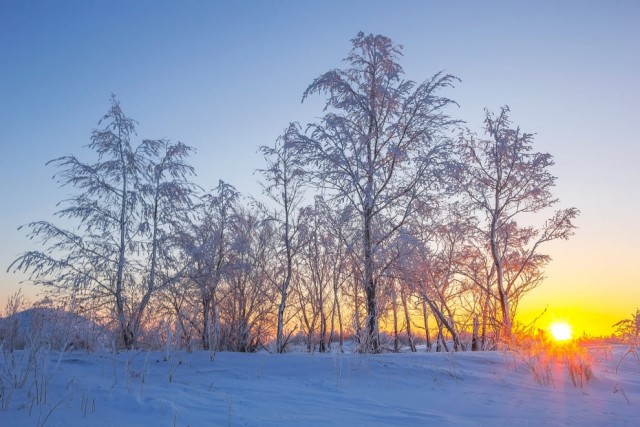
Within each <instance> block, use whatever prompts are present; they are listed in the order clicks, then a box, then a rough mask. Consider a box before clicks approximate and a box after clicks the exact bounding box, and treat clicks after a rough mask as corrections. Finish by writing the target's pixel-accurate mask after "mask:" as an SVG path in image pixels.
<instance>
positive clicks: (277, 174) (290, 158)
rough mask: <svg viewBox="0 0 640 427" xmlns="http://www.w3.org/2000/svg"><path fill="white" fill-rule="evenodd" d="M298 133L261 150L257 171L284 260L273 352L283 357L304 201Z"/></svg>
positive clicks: (292, 132)
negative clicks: (271, 207)
mask: <svg viewBox="0 0 640 427" xmlns="http://www.w3.org/2000/svg"><path fill="white" fill-rule="evenodd" d="M297 133H298V129H297V126H296V125H294V124H291V125H289V127H288V128H287V130H286V131H285V132H284V134H283V135H282V136H281V137H280V138H278V140H277V141H276V143H275V145H274V146H273V147H267V146H262V147H260V151H261V152H262V154H263V155H264V159H265V162H266V163H267V167H266V169H262V170H260V172H262V174H263V176H264V177H265V179H266V181H267V182H266V183H264V184H263V189H264V193H265V194H266V195H267V196H268V197H269V199H270V200H271V201H272V202H273V203H275V205H276V208H275V210H274V212H273V214H272V215H270V216H271V217H272V220H273V221H275V222H276V224H277V225H276V227H277V231H278V235H279V236H278V237H279V238H278V240H279V245H278V246H279V247H280V250H278V254H279V255H280V256H281V257H282V258H283V259H284V264H285V267H284V271H282V273H281V274H278V277H279V278H281V279H280V280H279V286H278V287H279V289H278V291H279V294H280V303H279V305H278V320H277V326H276V351H277V352H278V353H283V352H284V350H285V348H286V344H287V340H286V338H285V336H284V323H285V321H284V320H285V319H284V312H285V309H286V307H287V296H288V293H289V287H290V284H291V280H292V277H293V265H294V257H295V256H296V253H297V252H298V249H299V247H300V243H299V242H298V241H297V240H298V235H299V234H300V233H299V231H300V227H301V224H300V216H299V215H298V210H299V205H300V202H301V200H302V197H303V191H302V176H303V173H304V172H303V170H304V165H303V164H302V163H301V159H300V157H299V156H297V155H296V153H295V147H294V145H293V142H294V141H295V135H296V134H297Z"/></svg>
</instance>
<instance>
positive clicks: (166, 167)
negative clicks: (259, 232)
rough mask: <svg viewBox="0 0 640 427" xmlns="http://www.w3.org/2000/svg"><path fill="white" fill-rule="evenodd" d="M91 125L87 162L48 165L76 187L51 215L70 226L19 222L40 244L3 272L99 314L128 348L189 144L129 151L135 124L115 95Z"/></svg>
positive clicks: (146, 145)
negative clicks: (23, 276) (25, 276)
mask: <svg viewBox="0 0 640 427" xmlns="http://www.w3.org/2000/svg"><path fill="white" fill-rule="evenodd" d="M99 126H102V127H100V128H98V129H96V130H94V131H93V132H92V134H91V142H90V143H89V144H88V146H87V147H88V148H89V149H90V150H91V151H92V152H93V153H94V154H95V155H96V157H97V160H96V161H95V163H87V162H82V161H80V160H79V159H78V158H76V157H75V156H64V157H60V158H57V159H54V160H52V161H50V162H49V163H50V164H53V165H54V166H56V167H57V168H58V169H59V172H57V173H56V175H55V178H56V179H57V180H58V182H59V183H60V184H61V185H62V186H69V187H72V188H73V189H75V190H76V194H75V195H73V196H71V197H70V198H69V199H67V200H64V201H63V202H61V204H62V205H63V208H62V209H60V210H59V211H57V212H56V214H55V215H56V216H57V217H59V218H60V219H61V220H63V221H64V222H65V223H67V224H70V225H71V226H72V228H63V227H60V226H57V225H55V224H53V223H52V222H49V221H36V222H32V223H30V224H27V228H28V229H29V237H30V238H32V239H38V240H40V241H41V243H42V245H43V246H44V249H43V250H34V251H29V252H26V253H24V254H22V255H20V256H19V257H18V258H17V259H16V260H15V261H14V262H13V263H12V264H11V266H10V267H9V269H10V270H13V271H24V272H29V273H30V279H31V280H32V281H33V282H34V283H36V284H40V285H44V286H46V287H47V288H48V289H49V290H52V291H54V292H53V293H54V294H55V296H58V297H71V298H73V300H74V301H75V302H76V305H79V306H80V307H82V306H84V305H91V307H92V308H93V309H96V307H97V309H98V310H103V311H106V312H107V313H108V314H109V315H111V316H112V317H113V318H114V320H115V323H116V325H117V330H118V335H119V342H120V343H121V344H122V345H124V346H125V347H131V346H133V345H134V344H135V341H136V338H137V335H138V332H139V328H140V321H141V319H142V318H143V315H144V311H145V308H146V307H147V305H148V302H149V299H150V298H151V296H152V294H153V293H154V292H155V290H156V289H157V278H156V277H157V272H158V265H159V262H160V261H161V260H162V261H164V260H167V256H166V254H167V251H168V245H167V244H166V242H167V236H166V233H168V232H170V230H171V224H172V222H173V219H172V217H173V216H174V215H177V212H178V211H179V210H180V209H178V208H179V207H180V206H184V204H185V203H186V199H185V198H186V197H188V196H187V194H186V192H188V189H189V188H190V185H189V184H188V182H187V181H186V177H187V176H188V175H189V174H190V171H191V169H190V168H189V167H188V166H187V165H186V164H184V163H183V160H184V157H185V156H186V155H187V154H188V151H189V149H188V148H187V147H186V146H184V145H182V144H180V143H177V144H172V143H168V142H166V141H165V142H158V141H151V140H144V141H143V142H142V143H141V144H140V145H138V146H137V147H136V148H135V149H134V148H133V147H132V144H131V137H132V136H133V135H135V121H134V120H132V119H131V118H129V117H127V116H126V115H125V114H124V113H123V112H122V109H121V108H120V104H119V102H118V101H117V100H116V98H115V97H112V99H111V107H110V109H109V111H108V113H107V114H106V115H105V116H104V117H103V118H102V120H100V122H99ZM163 149H166V150H167V151H163Z"/></svg>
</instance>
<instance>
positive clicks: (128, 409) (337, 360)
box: [0, 346, 640, 426]
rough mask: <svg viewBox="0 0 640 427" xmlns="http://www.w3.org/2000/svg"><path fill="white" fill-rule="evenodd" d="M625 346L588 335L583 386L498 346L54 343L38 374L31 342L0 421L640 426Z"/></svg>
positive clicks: (637, 382)
mask: <svg viewBox="0 0 640 427" xmlns="http://www.w3.org/2000/svg"><path fill="white" fill-rule="evenodd" d="M627 348H628V347H624V346H614V347H612V348H607V347H605V346H592V347H591V348H590V354H591V357H592V368H593V377H592V378H591V380H590V382H589V383H588V384H587V385H585V386H584V387H583V388H580V387H574V386H573V384H572V382H571V380H570V379H569V376H568V374H567V370H566V366H563V365H562V363H560V362H557V363H556V364H554V365H553V366H552V368H551V369H552V370H551V374H552V381H551V384H549V385H546V386H545V385H540V384H538V383H536V381H535V380H534V377H533V375H532V373H531V371H530V370H529V368H528V367H527V365H526V364H525V363H524V361H523V360H521V359H520V358H519V357H518V356H517V355H515V354H514V353H505V352H499V351H497V352H461V353H424V352H418V353H399V354H392V353H387V354H381V355H361V354H354V353H345V354H341V353H332V354H319V353H315V354H308V353H302V352H300V353H288V354H283V355H279V354H269V353H266V352H263V353H255V354H246V353H216V354H213V353H209V352H205V351H199V352H193V353H188V352H183V351H168V352H167V351H130V352H119V353H117V352H110V351H103V352H94V353H87V352H84V351H72V352H67V353H60V352H54V351H49V352H46V353H43V354H42V356H43V357H42V358H41V359H39V362H38V370H37V373H35V371H34V370H33V369H31V370H25V369H24V368H22V367H21V365H20V363H19V362H20V361H22V362H24V361H26V360H28V356H29V354H30V353H29V352H30V350H29V349H25V350H20V351H15V352H13V353H11V352H8V351H3V352H2V355H0V367H1V369H2V371H1V374H2V377H1V378H2V381H7V379H8V378H10V374H11V373H12V372H13V373H16V372H18V373H25V372H26V373H27V377H28V380H27V381H26V384H25V386H24V387H22V388H11V387H7V384H6V383H5V384H4V394H3V395H2V396H0V403H2V408H0V426H40V425H46V426H114V425H117V426H141V425H150V426H202V425H208V426H218V425H232V426H237V425H247V426H257V425H260V426H287V425H292V426H293V425H296V426H298V425H304V426H321V425H322V426H326V425H345V426H356V425H366V426H376V425H404V426H412V425H439V426H485V425H486V426H500V425H505V426H506V425H517V426H542V425H553V426H561V425H621V426H623V425H638V424H637V423H638V420H639V419H640V363H639V362H638V358H637V357H636V356H635V355H634V354H628V355H626V356H625V357H623V356H624V354H625V351H626V350H627ZM212 359H213V360H212ZM12 361H13V362H16V361H18V363H12ZM32 366H33V365H32ZM616 368H617V372H616ZM8 375H9V376H8ZM0 386H2V384H0Z"/></svg>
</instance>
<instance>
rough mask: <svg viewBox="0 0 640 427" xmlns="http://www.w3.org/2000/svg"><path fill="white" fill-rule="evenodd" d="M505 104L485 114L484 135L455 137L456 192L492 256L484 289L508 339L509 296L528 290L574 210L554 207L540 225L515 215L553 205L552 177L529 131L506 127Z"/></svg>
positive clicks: (567, 232) (566, 232)
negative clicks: (545, 249) (548, 245)
mask: <svg viewBox="0 0 640 427" xmlns="http://www.w3.org/2000/svg"><path fill="white" fill-rule="evenodd" d="M508 113H509V108H508V107H503V108H502V109H501V111H500V114H498V115H497V116H496V115H494V114H492V113H490V112H489V111H487V112H486V117H485V122H484V132H485V135H486V139H483V138H479V137H478V136H477V135H475V134H473V133H471V132H467V133H465V134H463V135H462V136H461V137H460V139H459V141H458V149H459V154H460V160H461V165H460V168H459V170H458V173H457V182H458V185H459V189H460V191H461V192H462V193H463V194H464V196H465V197H466V200H467V202H468V203H469V205H470V206H471V207H472V208H473V209H475V211H476V212H477V213H478V219H479V220H480V222H481V224H480V230H481V233H482V234H481V235H482V239H483V240H484V245H485V246H486V247H488V248H489V252H490V254H491V269H490V270H489V272H488V274H489V280H487V285H486V287H485V288H484V290H485V291H486V292H487V293H488V294H489V295H491V297H492V298H494V299H495V300H497V301H498V303H499V307H500V315H501V326H502V331H501V332H502V334H503V338H505V339H507V340H509V339H511V337H512V323H513V320H512V319H513V310H512V308H511V305H512V304H513V301H512V300H513V297H514V295H518V293H520V294H521V293H522V291H523V290H526V289H527V288H528V289H530V288H531V285H532V283H535V282H536V280H538V279H539V277H540V276H539V274H537V272H539V271H540V268H541V267H542V266H543V265H544V264H546V263H547V262H548V261H549V257H548V256H546V255H542V254H540V253H539V248H540V245H542V244H544V243H545V242H548V241H551V240H555V239H568V238H569V237H570V236H571V235H572V234H573V232H574V229H575V226H574V225H573V223H572V221H573V220H574V219H575V218H576V217H577V216H578V214H579V211H578V210H577V209H576V208H568V209H562V210H558V211H556V212H555V213H554V214H553V215H552V216H551V217H550V218H549V219H548V220H547V221H546V222H545V223H544V224H543V225H542V226H541V227H538V228H536V227H521V226H519V225H518V224H517V222H516V219H517V218H521V217H522V216H523V214H534V213H539V212H541V211H543V210H545V209H548V208H551V207H552V206H554V205H555V204H556V203H557V202H558V199H556V198H555V197H554V196H553V194H552V192H551V190H552V188H553V186H554V185H555V182H556V177H555V176H553V175H552V174H551V172H550V171H549V168H550V167H551V166H552V165H553V160H552V156H551V155H550V154H548V153H538V152H533V146H532V144H533V135H532V134H528V133H523V132H521V130H520V129H519V128H513V127H511V123H510V121H509V118H508Z"/></svg>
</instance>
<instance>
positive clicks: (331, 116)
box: [300, 32, 456, 352]
mask: <svg viewBox="0 0 640 427" xmlns="http://www.w3.org/2000/svg"><path fill="white" fill-rule="evenodd" d="M352 44H353V47H352V49H351V52H350V53H349V55H348V56H347V57H346V59H345V62H346V64H347V67H346V68H345V69H342V70H340V69H337V70H332V71H329V72H327V73H325V74H323V75H321V76H320V77H318V78H316V79H315V80H314V82H313V83H312V84H311V85H310V86H309V87H308V88H307V90H306V91H305V93H304V96H303V100H304V99H306V98H307V97H308V96H310V95H312V94H314V93H320V94H327V95H328V99H327V101H326V105H325V111H327V113H326V114H325V116H324V117H323V118H322V119H321V121H320V122H318V123H312V124H310V125H309V129H308V130H309V131H308V136H304V137H301V138H300V142H301V148H302V150H303V152H304V156H305V159H306V160H307V161H308V162H309V164H310V165H313V166H315V167H314V168H313V170H312V171H311V173H310V174H309V178H310V180H311V181H312V182H314V183H315V184H316V185H318V186H319V187H322V188H324V189H327V190H329V191H330V192H332V194H333V196H335V197H336V198H339V199H343V200H345V201H347V202H348V203H350V204H351V205H352V206H353V207H354V208H355V209H356V211H357V213H358V215H359V221H360V231H361V233H362V240H361V241H362V247H361V252H362V255H361V256H362V263H363V265H362V271H363V277H362V282H363V286H364V290H365V295H366V308H367V321H366V329H367V336H366V339H365V341H366V342H365V343H363V344H364V345H363V348H362V350H363V351H371V352H377V351H379V337H378V316H379V314H378V312H377V309H376V287H377V283H378V278H379V276H380V274H381V273H382V272H381V271H380V268H381V267H380V266H379V265H378V260H377V258H378V251H379V249H380V248H381V246H382V245H383V244H384V243H385V242H386V241H387V240H388V239H389V238H390V237H392V236H393V235H394V234H395V233H396V231H397V230H398V228H399V227H401V226H402V224H403V223H404V221H405V220H406V218H407V217H408V216H409V215H410V214H411V212H412V208H413V206H414V203H415V201H416V199H417V198H418V196H419V195H420V193H421V192H422V191H424V190H425V188H426V187H427V186H428V184H429V182H427V181H428V180H426V177H428V176H429V175H430V172H432V171H433V170H434V168H435V167H436V166H437V165H439V164H440V161H441V159H442V156H443V155H444V151H445V150H444V144H443V143H442V140H441V139H440V138H438V134H440V132H441V131H442V130H443V129H445V128H446V127H447V126H448V125H449V124H451V123H452V121H451V119H450V118H449V116H448V115H447V114H446V113H445V107H447V106H448V105H450V104H452V103H453V101H452V100H450V99H448V98H446V97H441V96H439V95H438V92H439V91H440V90H441V89H443V88H446V87H449V86H452V84H453V83H454V82H455V80H456V78H455V77H454V76H452V75H448V74H441V73H438V74H436V75H434V76H433V77H431V78H429V79H427V80H425V81H424V82H423V83H421V84H418V83H416V82H414V81H411V80H403V79H402V74H403V70H402V67H401V66H400V64H399V63H398V60H399V58H400V56H401V47H400V46H399V45H396V44H394V43H393V42H392V41H391V40H390V39H389V38H387V37H384V36H382V35H375V36H374V35H371V34H370V35H365V34H364V33H362V32H361V33H359V34H358V35H357V36H356V38H354V39H353V40H352Z"/></svg>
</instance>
